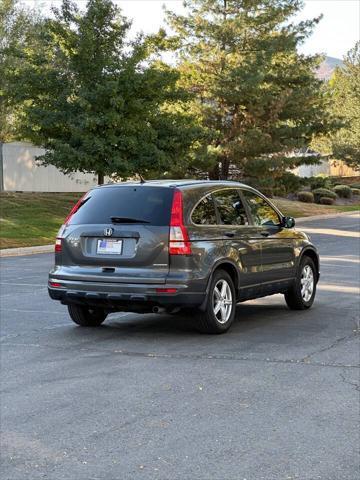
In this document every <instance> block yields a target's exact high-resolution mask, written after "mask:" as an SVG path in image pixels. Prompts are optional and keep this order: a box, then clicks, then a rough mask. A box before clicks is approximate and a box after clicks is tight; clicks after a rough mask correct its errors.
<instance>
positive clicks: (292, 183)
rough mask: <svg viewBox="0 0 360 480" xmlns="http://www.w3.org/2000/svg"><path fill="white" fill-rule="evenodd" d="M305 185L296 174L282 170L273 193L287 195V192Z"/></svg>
mask: <svg viewBox="0 0 360 480" xmlns="http://www.w3.org/2000/svg"><path fill="white" fill-rule="evenodd" d="M304 185H305V180H304V179H303V178H301V177H299V176H298V175H294V174H293V173H291V172H284V173H283V174H282V175H281V177H279V178H278V179H277V180H276V182H275V186H274V193H275V195H280V196H281V195H287V194H289V193H296V192H297V191H298V190H300V189H301V188H302V187H303V186H304Z"/></svg>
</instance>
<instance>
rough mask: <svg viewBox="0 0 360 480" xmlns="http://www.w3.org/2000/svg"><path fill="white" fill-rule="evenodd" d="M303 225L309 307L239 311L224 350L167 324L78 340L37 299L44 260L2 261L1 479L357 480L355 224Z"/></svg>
mask: <svg viewBox="0 0 360 480" xmlns="http://www.w3.org/2000/svg"><path fill="white" fill-rule="evenodd" d="M301 226H302V227H304V229H305V228H306V230H307V231H308V232H309V233H310V235H311V237H312V240H313V241H314V242H315V243H316V244H317V245H318V247H319V250H320V254H321V283H320V285H319V290H318V295H317V300H316V303H315V305H314V307H313V309H311V310H310V311H306V312H291V311H289V310H288V309H287V308H286V305H285V302H284V300H283V297H282V296H280V295H277V296H274V297H268V298H264V299H261V300H257V301H251V302H247V303H244V304H241V305H239V306H238V308H237V321H236V323H235V325H233V327H232V329H231V330H230V332H229V333H228V334H226V335H222V336H206V335H201V334H199V333H197V332H196V331H195V330H194V328H193V325H192V319H191V318H189V317H187V318H186V317H174V316H167V315H134V314H121V313H120V314H113V315H111V316H110V317H109V318H108V320H107V322H106V323H105V324H104V325H103V326H102V327H100V328H99V329H94V330H92V329H81V328H79V327H76V326H75V325H74V324H73V323H72V322H71V321H70V320H69V319H68V316H67V311H66V307H64V306H62V305H60V304H58V303H56V302H53V301H51V300H50V299H49V298H48V295H47V289H46V283H47V272H48V270H49V268H50V266H51V264H52V261H53V258H52V255H49V254H43V255H32V256H26V257H13V258H3V259H1V342H2V343H1V377H2V379H1V390H2V393H1V457H2V458H1V460H2V479H4V480H5V479H12V480H15V479H16V480H18V479H19V480H25V479H27V480H31V479H54V480H55V479H56V480H57V479H67V480H85V479H86V480H90V479H104V480H105V479H106V480H112V479H121V480H124V479H136V480H137V479H161V480H165V479H174V480H178V479H179V480H180V479H181V480H185V479H186V480H187V479H189V480H197V479H199V480H200V479H201V480H210V479H211V480H215V479H216V480H232V479H239V480H244V479H246V480H262V479H264V480H291V479H300V480H317V479H324V480H355V479H356V478H359V477H358V475H359V464H360V458H359V444H360V438H359V435H360V434H359V432H360V430H359V408H360V387H359V364H360V358H359V357H360V348H359V335H358V334H359V313H360V303H359V300H360V298H359V285H360V278H359V276H360V256H359V254H360V243H359V237H358V232H359V216H358V215H356V214H353V215H346V216H345V215H344V216H341V217H336V218H335V217H334V218H330V219H323V220H321V221H319V220H317V221H306V222H304V223H303V224H301ZM299 227H300V225H299Z"/></svg>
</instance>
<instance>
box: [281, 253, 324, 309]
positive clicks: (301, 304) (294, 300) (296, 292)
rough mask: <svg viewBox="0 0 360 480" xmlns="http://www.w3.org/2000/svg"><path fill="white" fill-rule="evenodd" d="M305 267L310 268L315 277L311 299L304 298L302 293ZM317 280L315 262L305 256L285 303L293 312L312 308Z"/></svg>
mask: <svg viewBox="0 0 360 480" xmlns="http://www.w3.org/2000/svg"><path fill="white" fill-rule="evenodd" d="M305 267H310V268H311V270H312V275H313V289H312V294H311V296H310V298H306V297H305V298H304V295H303V293H302V291H301V289H302V283H301V282H302V276H303V274H304V269H305ZM317 278H318V276H317V271H316V267H315V264H314V262H313V260H312V259H311V258H310V257H307V256H304V257H303V258H302V260H301V262H300V265H299V269H298V272H297V275H296V279H295V282H294V284H293V286H292V287H291V288H290V289H289V290H288V291H287V292H286V293H285V301H286V303H287V305H288V307H289V308H290V309H291V310H307V309H308V308H310V307H311V305H312V304H313V303H314V299H315V294H316V283H317ZM308 294H309V292H308Z"/></svg>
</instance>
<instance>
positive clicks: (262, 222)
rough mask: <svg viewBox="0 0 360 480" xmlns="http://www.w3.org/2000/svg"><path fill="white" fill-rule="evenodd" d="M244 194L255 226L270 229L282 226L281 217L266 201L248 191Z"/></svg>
mask: <svg viewBox="0 0 360 480" xmlns="http://www.w3.org/2000/svg"><path fill="white" fill-rule="evenodd" d="M242 193H243V195H244V197H245V199H246V201H247V204H248V205H249V208H250V211H251V215H252V217H253V219H254V224H255V225H259V226H270V227H271V226H279V225H280V218H279V215H278V214H277V212H276V211H275V210H274V209H273V208H272V207H271V206H270V205H269V204H268V203H267V201H266V200H264V199H263V198H262V197H259V195H256V193H253V192H249V191H248V190H243V192H242Z"/></svg>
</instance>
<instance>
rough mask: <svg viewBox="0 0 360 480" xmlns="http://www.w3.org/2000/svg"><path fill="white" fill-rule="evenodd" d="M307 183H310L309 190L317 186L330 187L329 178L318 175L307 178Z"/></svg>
mask: <svg viewBox="0 0 360 480" xmlns="http://www.w3.org/2000/svg"><path fill="white" fill-rule="evenodd" d="M307 182H308V184H309V185H310V188H311V190H316V189H318V188H327V189H329V188H331V179H330V177H325V176H318V177H310V178H308V179H307Z"/></svg>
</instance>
